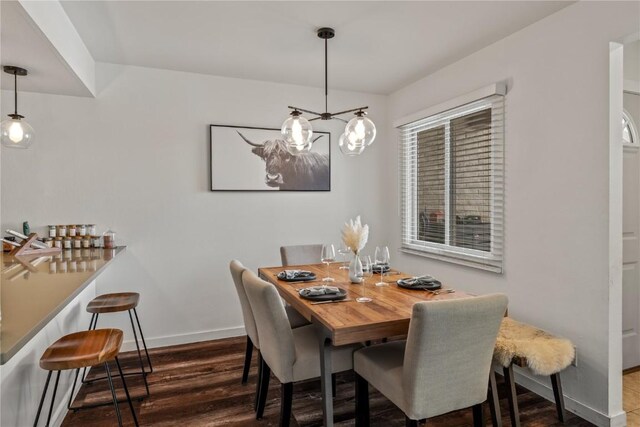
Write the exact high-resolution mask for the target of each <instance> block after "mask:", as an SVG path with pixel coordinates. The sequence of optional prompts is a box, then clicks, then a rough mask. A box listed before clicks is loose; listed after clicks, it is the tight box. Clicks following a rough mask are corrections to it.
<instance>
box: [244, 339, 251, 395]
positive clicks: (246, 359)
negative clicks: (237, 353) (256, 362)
mask: <svg viewBox="0 0 640 427" xmlns="http://www.w3.org/2000/svg"><path fill="white" fill-rule="evenodd" d="M252 355H253V342H251V338H249V335H247V348H246V349H245V352H244V366H243V367H242V385H245V384H246V383H247V379H248V378H249V368H250V367H251V356H252Z"/></svg>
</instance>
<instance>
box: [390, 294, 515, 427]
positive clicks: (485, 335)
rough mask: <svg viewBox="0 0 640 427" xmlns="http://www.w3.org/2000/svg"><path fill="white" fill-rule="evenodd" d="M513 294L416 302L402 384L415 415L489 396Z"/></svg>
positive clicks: (439, 411) (428, 414) (458, 406)
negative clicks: (495, 352)
mask: <svg viewBox="0 0 640 427" xmlns="http://www.w3.org/2000/svg"><path fill="white" fill-rule="evenodd" d="M507 301H508V300H507V297H506V295H502V294H493V295H486V296H480V297H473V298H463V299H452V300H448V301H437V302H436V301H433V302H422V303H417V304H415V305H414V306H413V313H412V316H411V322H410V324H409V334H408V336H407V346H406V350H405V355H404V365H403V372H402V376H403V378H402V384H403V388H404V390H405V398H406V399H407V402H406V403H407V407H408V408H409V412H410V413H409V414H407V415H409V416H410V417H412V418H413V417H417V419H422V418H429V417H432V416H436V415H440V414H444V413H446V412H450V411H453V410H456V409H461V408H467V407H470V406H473V405H476V404H478V403H481V402H484V401H485V400H486V398H487V385H488V381H489V370H490V369H491V360H492V357H493V349H494V346H495V343H496V338H497V336H498V331H499V329H500V323H501V321H502V318H503V316H504V314H505V311H506V309H507Z"/></svg>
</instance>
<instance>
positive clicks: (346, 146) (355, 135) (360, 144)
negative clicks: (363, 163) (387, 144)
mask: <svg viewBox="0 0 640 427" xmlns="http://www.w3.org/2000/svg"><path fill="white" fill-rule="evenodd" d="M335 35H336V33H335V31H334V30H333V28H326V27H325V28H320V29H319V30H318V37H320V38H321V39H323V40H324V113H317V112H315V111H310V110H305V109H304V108H299V107H292V106H289V107H288V108H289V109H291V110H292V111H291V114H290V116H289V118H288V119H286V120H285V121H284V123H283V124H282V136H283V137H284V140H285V141H286V143H287V150H288V151H289V152H290V153H291V154H300V153H303V152H306V151H309V150H311V146H312V145H313V141H312V137H313V128H312V127H311V123H310V122H312V121H314V120H318V119H319V120H332V119H337V120H340V121H343V122H345V123H346V126H345V128H344V133H343V134H342V135H341V136H340V138H339V139H338V146H339V147H340V151H342V153H344V154H345V155H348V156H357V155H359V154H361V153H362V152H363V151H364V149H365V148H367V147H368V146H369V145H371V144H372V143H373V141H374V140H375V138H376V125H375V124H374V123H373V122H372V121H371V120H370V119H369V118H367V117H366V114H367V113H366V111H365V110H366V109H368V108H369V107H367V106H365V107H358V108H352V109H349V110H344V111H339V112H337V113H330V112H329V111H328V82H329V78H328V72H327V56H328V55H327V53H328V52H327V41H328V40H329V39H331V38H333V37H335ZM302 113H307V114H311V115H314V116H316V117H313V118H311V119H309V120H307V119H306V118H304V117H303V116H302ZM347 113H355V117H354V118H352V119H351V120H349V121H348V122H347V121H346V120H344V119H342V118H340V117H337V116H340V115H342V114H347Z"/></svg>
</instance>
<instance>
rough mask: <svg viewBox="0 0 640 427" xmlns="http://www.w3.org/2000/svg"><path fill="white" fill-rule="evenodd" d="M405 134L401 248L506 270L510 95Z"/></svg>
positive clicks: (429, 120) (424, 122)
mask: <svg viewBox="0 0 640 427" xmlns="http://www.w3.org/2000/svg"><path fill="white" fill-rule="evenodd" d="M399 129H400V159H399V160H400V167H399V170H400V187H401V188H400V197H401V209H400V214H401V217H402V249H403V250H404V251H407V252H412V253H417V254H421V255H426V256H431V257H435V258H439V259H444V260H449V261H453V262H458V263H463V264H467V265H471V266H477V267H480V268H484V269H488V270H492V271H496V272H501V271H502V257H503V204H504V173H503V169H504V166H503V165H504V96H502V95H493V96H489V97H486V98H483V99H480V100H477V101H474V102H471V103H468V104H465V105H462V106H459V107H456V108H453V109H450V110H447V111H445V112H442V113H439V114H436V115H433V116H430V117H425V118H423V119H420V120H416V121H414V122H411V123H408V124H405V125H402V126H400V128H399Z"/></svg>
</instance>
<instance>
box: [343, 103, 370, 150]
mask: <svg viewBox="0 0 640 427" xmlns="http://www.w3.org/2000/svg"><path fill="white" fill-rule="evenodd" d="M344 133H345V135H346V136H347V138H349V141H352V142H354V143H360V144H363V145H364V146H365V147H367V146H369V145H371V144H372V143H373V140H374V139H376V125H375V124H374V123H373V122H372V121H371V120H369V119H368V118H367V117H365V116H364V112H362V111H359V112H357V113H356V117H354V118H353V119H351V120H349V123H347V126H345V128H344Z"/></svg>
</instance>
